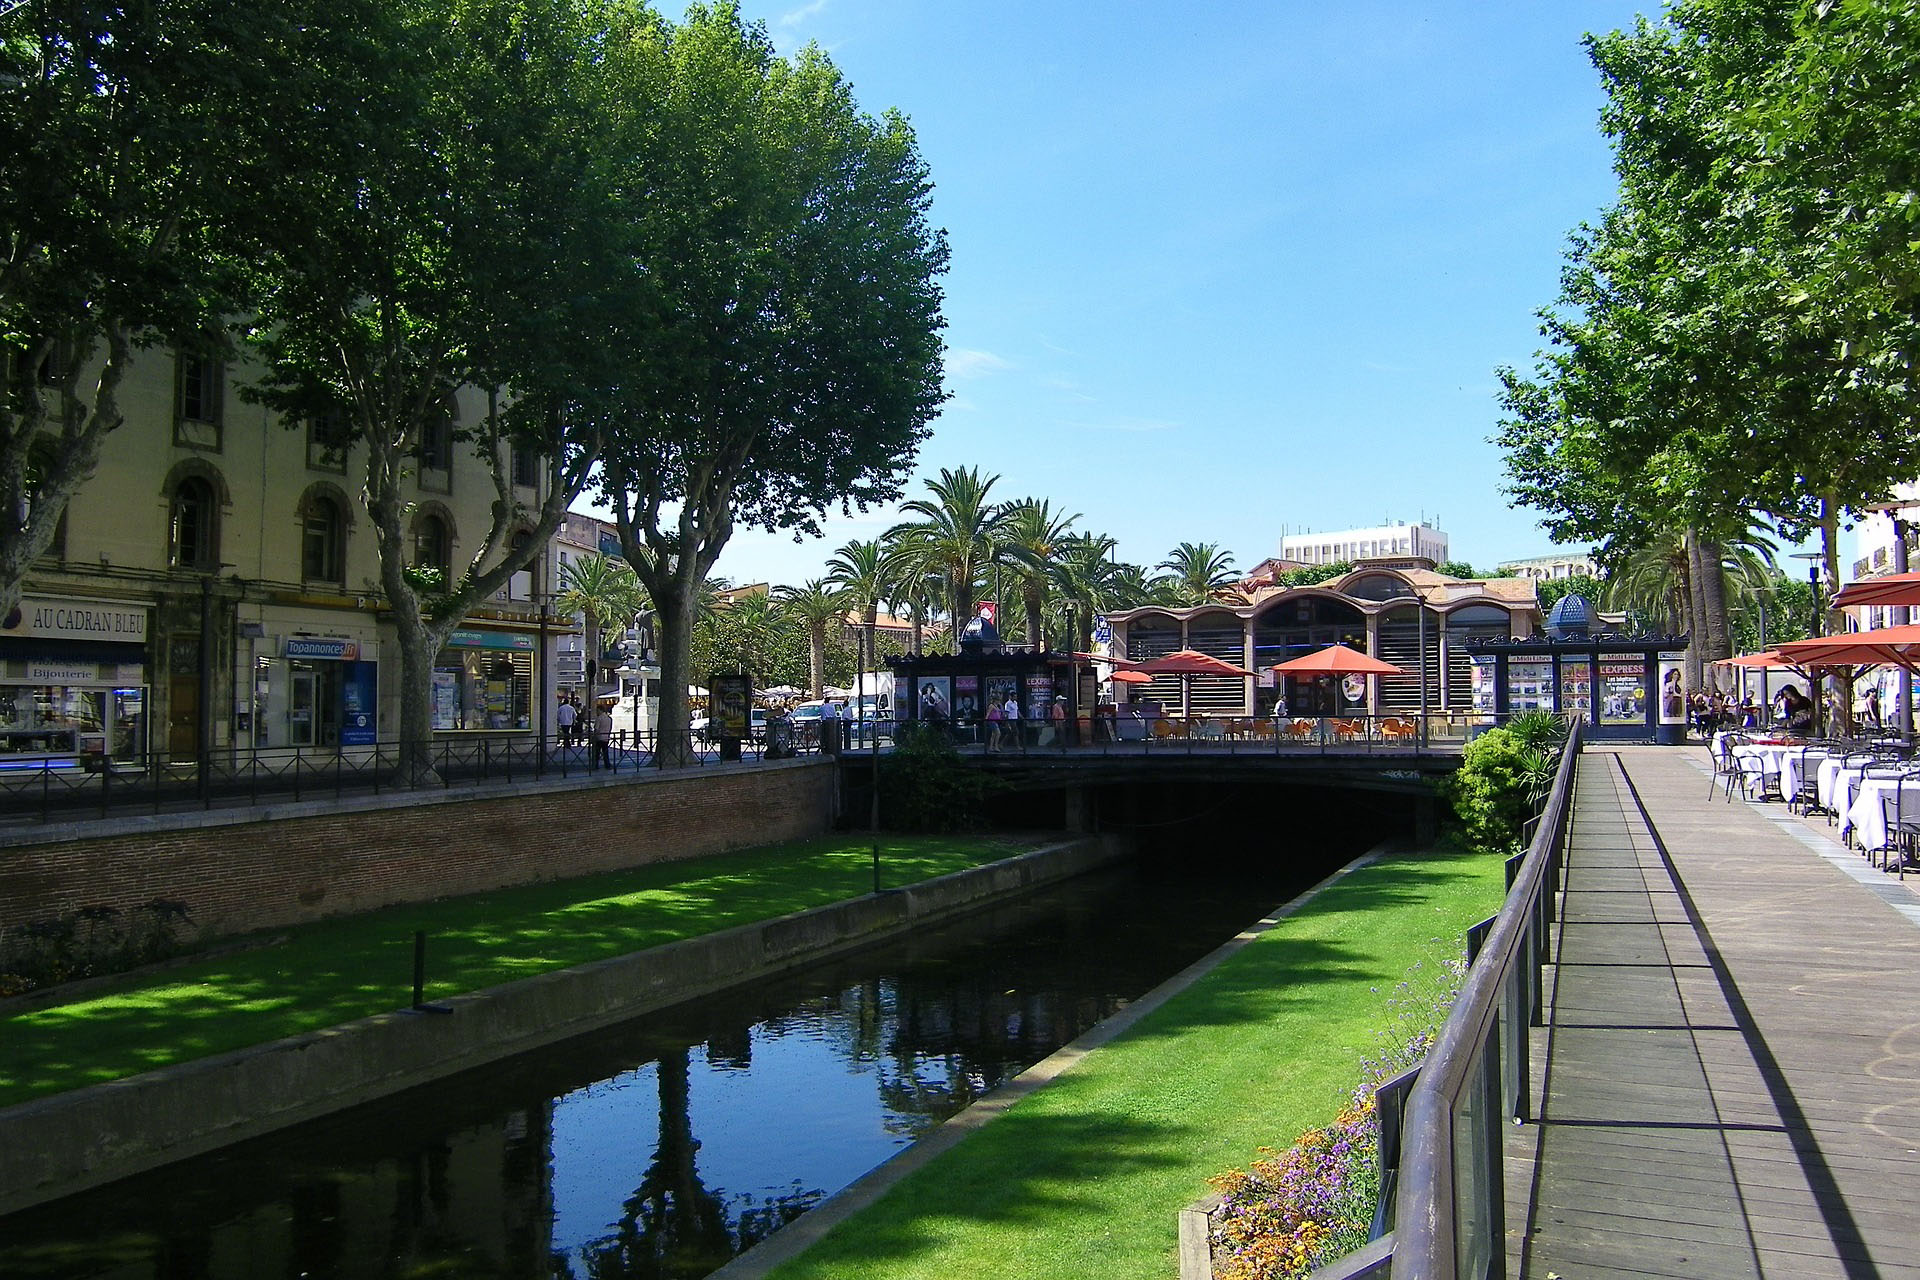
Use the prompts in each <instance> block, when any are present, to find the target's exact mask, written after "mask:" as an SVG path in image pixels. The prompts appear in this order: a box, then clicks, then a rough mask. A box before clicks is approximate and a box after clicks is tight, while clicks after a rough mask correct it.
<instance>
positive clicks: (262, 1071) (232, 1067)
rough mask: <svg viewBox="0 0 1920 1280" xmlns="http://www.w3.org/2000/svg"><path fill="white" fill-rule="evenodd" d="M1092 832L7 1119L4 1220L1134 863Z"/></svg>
mask: <svg viewBox="0 0 1920 1280" xmlns="http://www.w3.org/2000/svg"><path fill="white" fill-rule="evenodd" d="M1128 852H1129V849H1128V848H1127V846H1126V844H1125V842H1123V841H1122V840H1121V839H1120V838H1119V837H1116V836H1110V835H1108V836H1088V837H1082V838H1079V839H1074V840H1070V841H1066V842H1064V843H1061V844H1058V845H1053V846H1050V847H1048V848H1044V849H1038V850H1035V851H1033V852H1030V853H1026V854H1022V855H1020V856H1018V857H1014V858H1008V859H1005V860H1003V861H1000V862H995V863H991V864H989V865H987V866H984V867H977V868H974V869H972V870H970V871H961V872H956V873H955V874H953V875H949V876H943V877H941V878H939V879H937V880H930V881H927V882H925V883H922V884H918V885H914V886H911V887H909V888H905V889H900V890H896V891H893V892H889V893H882V894H876V895H873V896H870V897H864V898H858V899H854V900H851V901H848V902H842V903H837V904H834V905H832V906H827V907H820V908H816V909H814V910H811V911H803V912H798V913H795V914H793V915H789V916H782V917H780V918H778V919H774V920H768V921H763V922H761V923H758V924H751V925H742V926H740V927H738V928H734V929H728V930H726V931H724V932H721V933H716V934H711V935H708V936H706V937H700V938H691V939H688V940H686V941H683V942H676V943H672V944H669V945H667V946H663V947H656V948H654V949H652V950H650V951H643V952H638V953H635V954H633V955H629V956H622V957H618V958H616V959H612V960H604V961H600V962H598V963H596V964H591V965H584V966H581V967H579V968H576V969H568V970H564V971H561V972H558V973H551V974H546V975H543V976H541V977H537V978H531V979H527V980H525V981H522V982H515V983H511V984H508V985H506V986H501V987H495V988H492V989H490V990H487V991H481V992H476V993H473V994H471V995H467V996H461V997H459V998H456V999H454V1000H450V1001H448V1002H446V1006H445V1007H447V1008H448V1009H450V1010H451V1012H449V1013H446V1014H444V1015H437V1014H413V1013H408V1012H396V1013H390V1014H381V1015H379V1016H377V1017H372V1018H364V1019H361V1020H360V1021H358V1022H352V1023H348V1024H346V1025H344V1026H339V1027H334V1028H330V1029H328V1030H325V1031H319V1032H313V1033H309V1034H306V1035H300V1036H293V1037H289V1038H287V1039H285V1040H280V1041H276V1042H274V1043H272V1044H267V1045H260V1046H257V1047H255V1048H251V1049H244V1050H239V1051H237V1052H233V1053H226V1054H221V1055H219V1056H217V1057H213V1058H207V1059H203V1060H201V1061H198V1062H191V1063H185V1064H182V1065H180V1066H177V1067H170V1068H167V1069H165V1070H161V1071H154V1072H150V1073H148V1074H146V1075H142V1076H136V1077H133V1078H131V1079H127V1080H118V1081H113V1082H111V1083H108V1084H101V1085H94V1086H91V1087H89V1088H85V1089H77V1090H74V1091H72V1092H70V1093H65V1094H60V1095H58V1096H55V1097H50V1098H43V1099H40V1100H38V1101H35V1102H29V1103H24V1104H22V1105H20V1106H17V1107H11V1108H8V1109H6V1110H4V1111H0V1214H5V1213H11V1212H14V1211H16V1210H19V1209H23V1208H26V1207H28V1206H30V1205H34V1204H39V1203H42V1202H45V1201H48V1200H54V1199H58V1198H60V1197H62V1196H66V1195H71V1194H73V1193H75V1192H77V1191H82V1190H85V1189H86V1188H88V1187H93V1186H98V1185H101V1184H103V1183H107V1182H111V1181H114V1180H115V1179H118V1178H124V1177H127V1176H129V1175H132V1174H135V1173H140V1172H143V1171H145V1170H148V1169H152V1168H156V1167H158V1166H160V1165H163V1164H167V1163H169V1162H171V1161H175V1160H182V1159H186V1158H187V1157H190V1156H195V1155H199V1154H202V1153H204V1152H207V1151H211V1150H214V1149H216V1148H218V1147H222V1146H226V1145H229V1144H231V1143H234V1142H239V1141H242V1140H244V1139H247V1138H253V1137H258V1136H260V1135H262V1134H265V1133H269V1132H271V1131H273V1130H275V1129H279V1128H283V1127H285V1126H287V1125H291V1124H295V1123H298V1122H300V1121H303V1120H309V1119H313V1118H315V1117H318V1116H321V1115H325V1114H327V1113H328V1112H331V1111H337V1110H340V1109H342V1108H345V1107H349V1106H353V1105H355V1104H357V1103H361V1102H366V1101H369V1100H371V1099H373V1098H377V1097H382V1096H384V1095H386V1094H390V1093H396V1092H399V1091H400V1090H402V1089H406V1088H410V1087H412V1086H414V1085H419V1084H425V1083H428V1082H430V1081H432V1080H435V1079H439V1078H441V1077H443V1076H448V1075H451V1074H453V1073H455V1072H457V1071H462V1070H466V1069H468V1068H471V1067H476V1066H480V1065H483V1064H485V1063H488V1062H493V1061H497V1060H499V1059H502V1058H507V1057H510V1056H512V1055H514V1054H518V1053H524V1052H526V1051H528V1050H531V1049H537V1048H539V1047H541V1046H543V1045H546V1044H551V1043H553V1042H554V1041H557V1040H562V1039H565V1038H567V1037H569V1036H574V1035H579V1034H581V1033H583V1032H587V1031H591V1030H594V1029H595V1028H598V1027H602V1026H606V1025H609V1024H611V1023H615V1022H619V1021H623V1020H625V1019H628V1018H632V1017H637V1016H639V1015H640V1014H643V1013H647V1012H650V1011H653V1010H656V1009H662V1008H665V1007H667V1006H669V1005H673V1004H677V1003H679V1002H681V1001H683V1000H688V999H693V998H695V997H698V996H702V995H707V994H710V993H712V992H714V991H718V990H721V989H722V988H725V987H730V986H735V985H738V984H740V983H743V982H749V981H753V980H755V979H757V978H762V977H766V976H768V975H771V974H775V973H779V972H782V971H784V970H787V969H792V968H796V967H798V966H800V965H803V964H807V963H810V962H812V961H816V960H821V959H825V958H827V957H830V956H833V955H835V954H838V953H840V952H844V951H851V950H854V949H856V948H858V947H862V946H866V945H868V944H871V943H874V942H879V941H882V940H885V939H887V938H891V937H894V936H896V935H898V934H901V933H904V932H906V931H908V930H910V929H912V928H915V927H917V926H920V925H925V924H930V923H933V922H935V921H940V920H945V919H949V918H952V917H955V916H958V915H961V914H964V913H966V912H969V911H973V910H977V909H979V908H981V907H984V906H987V905H989V904H991V903H993V902H996V901H1000V900H1003V899H1006V898H1011V897H1014V896H1017V895H1019V894H1021V893H1024V892H1026V891H1028V890H1030V889H1033V888H1037V887H1039V886H1041V885H1044V884H1051V883H1054V882H1056V881H1059V880H1063V879H1066V878H1068V877H1070V876H1074V875H1078V874H1080V873H1082V872H1085V871H1089V870H1091V869H1093V868H1095V867H1097V866H1100V865H1102V864H1104V863H1107V862H1110V861H1114V860H1116V859H1118V858H1121V857H1124V856H1126V854H1127V853H1128Z"/></svg>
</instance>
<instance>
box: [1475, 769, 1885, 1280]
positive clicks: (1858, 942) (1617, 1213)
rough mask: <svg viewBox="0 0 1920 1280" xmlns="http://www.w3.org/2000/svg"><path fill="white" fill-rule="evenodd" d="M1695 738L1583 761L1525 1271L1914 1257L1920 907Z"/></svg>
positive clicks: (1516, 1178) (1512, 1195) (1631, 1276)
mask: <svg viewBox="0 0 1920 1280" xmlns="http://www.w3.org/2000/svg"><path fill="white" fill-rule="evenodd" d="M1694 754H1697V753H1695V752H1690V751H1684V750H1674V749H1671V748H1664V749H1663V748H1621V749H1607V748H1589V751H1588V753H1587V755H1586V756H1585V757H1584V758H1583V759H1582V761H1581V763H1580V770H1581V774H1580V791H1579V796H1578V807H1577V810H1576V817H1575V821H1574V826H1573V841H1572V852H1571V855H1570V858H1569V863H1568V867H1567V871H1566V875H1565V884H1564V899H1563V916H1562V919H1563V924H1562V926H1561V927H1560V929H1559V931H1558V953H1557V956H1556V959H1557V961H1558V964H1557V965H1556V966H1555V967H1554V968H1552V969H1551V970H1550V971H1549V974H1548V980H1549V987H1548V990H1549V995H1550V1007H1551V1010H1552V1017H1551V1025H1550V1026H1549V1027H1548V1028H1547V1029H1545V1030H1543V1031H1538V1032H1536V1033H1535V1045H1536V1048H1535V1053H1534V1084H1535V1108H1536V1111H1535V1114H1537V1115H1538V1116H1540V1119H1539V1121H1538V1122H1537V1123H1534V1124H1529V1125H1525V1126H1518V1127H1516V1128H1515V1130H1514V1131H1513V1133H1512V1135H1511V1137H1510V1140H1509V1148H1508V1169H1509V1174H1508V1178H1509V1182H1508V1200H1509V1208H1508V1223H1509V1236H1510V1241H1509V1243H1510V1248H1509V1264H1510V1270H1511V1271H1512V1272H1513V1273H1515V1274H1519V1275H1524V1276H1536V1277H1546V1276H1549V1275H1555V1276H1559V1277H1564V1278H1566V1280H1573V1278H1574V1277H1596V1278H1602V1277H1619V1278H1620V1280H1637V1278H1639V1277H1659V1276H1673V1277H1703V1278H1708V1280H1713V1278H1717V1277H1723V1276H1724V1277H1733V1276H1740V1277H1747V1276H1765V1277H1796V1278H1798V1277H1808V1278H1810V1280H1819V1278H1824V1277H1835V1278H1836V1280H1863V1278H1865V1277H1875V1276H1882V1277H1889V1278H1890V1280H1892V1278H1899V1280H1920V1207H1916V1206H1915V1205H1914V1203H1913V1199H1914V1196H1913V1193H1914V1191H1915V1190H1916V1189H1920V1006H1917V1005H1916V1003H1915V1002H1914V1000H1913V999H1912V997H1911V994H1910V993H1912V992H1914V991H1915V990H1916V983H1917V982H1920V930H1917V929H1916V928H1915V927H1914V926H1913V924H1911V923H1909V922H1908V921H1907V920H1906V919H1904V918H1902V916H1901V915H1900V914H1899V913H1898V912H1896V911H1894V910H1892V909H1890V908H1889V906H1888V905H1887V903H1886V902H1885V901H1884V900H1882V898H1881V897H1879V896H1876V892H1875V891H1874V890H1873V889H1870V888H1868V887H1867V886H1863V885H1861V884H1860V883H1858V882H1857V881H1855V880H1854V879H1851V878H1849V877H1848V876H1846V875H1845V874H1843V873H1842V872H1841V871H1839V870H1838V869H1836V868H1835V867H1834V866H1833V865H1831V864H1830V863H1829V862H1827V861H1826V860H1824V859H1823V858H1821V857H1820V856H1818V855H1817V854H1816V853H1815V852H1813V851H1812V850H1811V849H1809V848H1808V846H1807V845H1806V844H1805V843H1802V842H1801V841H1799V840H1796V839H1795V838H1794V837H1793V835H1791V834H1789V833H1788V832H1787V831H1785V830H1782V829H1781V827H1780V826H1779V825H1778V824H1777V823H1775V822H1773V821H1771V820H1770V818H1769V817H1768V816H1766V815H1763V814H1761V813H1757V812H1755V811H1754V810H1753V809H1751V808H1750V807H1749V806H1748V805H1746V804H1744V803H1739V802H1736V803H1733V804H1728V803H1726V802H1724V801H1722V800H1719V799H1718V798H1716V799H1714V800H1713V801H1711V802H1709V801H1707V800H1705V799H1703V796H1702V792H1703V789H1704V781H1705V780H1704V775H1703V774H1702V772H1701V771H1700V769H1699V767H1698V766H1697V765H1696V764H1695V763H1694V762H1693V761H1692V759H1691V756H1693V755H1694ZM1641 805H1644V806H1645V808H1646V816H1644V817H1643V816H1642V813H1641V811H1640V806H1641ZM1881 892H1882V893H1884V891H1881ZM1910 1013H1911V1014H1913V1015H1914V1016H1911V1017H1910V1016H1908V1015H1909V1014H1910Z"/></svg>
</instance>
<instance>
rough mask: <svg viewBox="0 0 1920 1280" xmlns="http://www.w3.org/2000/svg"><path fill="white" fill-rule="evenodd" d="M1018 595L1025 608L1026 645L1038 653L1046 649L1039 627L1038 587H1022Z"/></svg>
mask: <svg viewBox="0 0 1920 1280" xmlns="http://www.w3.org/2000/svg"><path fill="white" fill-rule="evenodd" d="M1020 595H1021V603H1023V604H1025V605H1026V607H1027V643H1028V644H1030V645H1032V646H1033V650H1034V652H1035V653H1038V652H1040V651H1041V650H1043V649H1045V648H1046V647H1047V644H1046V636H1045V634H1044V633H1043V631H1042V629H1041V626H1040V603H1041V600H1040V588H1039V586H1038V585H1034V586H1026V587H1022V588H1021V590H1020Z"/></svg>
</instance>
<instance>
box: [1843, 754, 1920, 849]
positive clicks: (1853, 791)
mask: <svg viewBox="0 0 1920 1280" xmlns="http://www.w3.org/2000/svg"><path fill="white" fill-rule="evenodd" d="M1907 771H1908V770H1907V769H1906V767H1905V766H1904V765H1884V764H1871V765H1867V766H1865V767H1862V766H1860V765H1857V764H1856V765H1849V766H1847V767H1846V768H1844V769H1840V770H1837V771H1836V772H1835V773H1834V775H1833V791H1832V795H1833V803H1832V804H1830V805H1828V808H1830V809H1832V810H1833V811H1834V812H1835V813H1837V814H1839V815H1840V838H1841V839H1842V840H1844V839H1846V838H1847V829H1848V823H1849V822H1850V821H1851V819H1852V815H1853V802H1854V798H1855V797H1856V796H1857V795H1858V794H1859V791H1860V783H1861V781H1862V780H1863V779H1865V778H1897V777H1899V776H1900V775H1901V774H1903V773H1906V772H1907Z"/></svg>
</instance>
